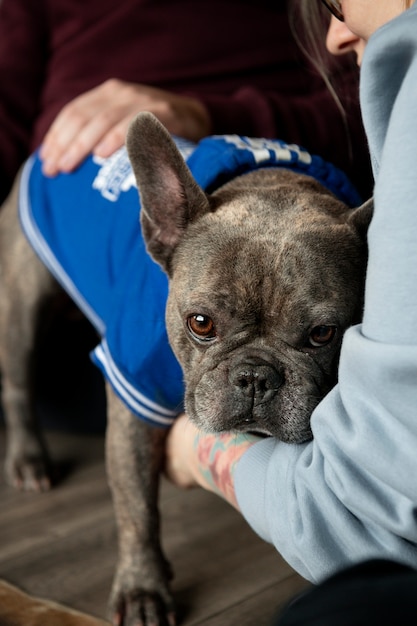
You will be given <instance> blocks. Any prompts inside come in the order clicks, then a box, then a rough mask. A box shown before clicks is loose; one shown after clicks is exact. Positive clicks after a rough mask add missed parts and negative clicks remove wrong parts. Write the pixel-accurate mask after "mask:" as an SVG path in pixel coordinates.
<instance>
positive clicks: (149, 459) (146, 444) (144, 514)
mask: <svg viewBox="0 0 417 626" xmlns="http://www.w3.org/2000/svg"><path fill="white" fill-rule="evenodd" d="M107 417H108V427H107V433H106V462H107V471H108V476H109V483H110V487H111V491H112V495H113V504H114V509H115V514H116V520H117V526H118V540H119V559H118V564H117V570H116V574H115V578H114V582H113V589H112V594H111V598H110V613H111V617H112V618H113V620H114V623H115V624H121V625H123V626H135V625H136V624H139V623H140V624H143V626H150V625H152V626H162V625H163V626H167V625H168V624H174V623H175V618H174V609H173V602H172V598H171V593H170V591H169V580H170V578H171V571H170V567H169V565H168V562H167V561H166V559H165V557H164V555H163V552H162V548H161V544H160V529H159V512H158V503H157V499H158V486H159V476H160V471H161V466H162V463H163V457H164V444H165V437H166V434H167V431H166V430H164V429H161V428H157V427H152V426H149V425H148V424H146V423H145V422H143V421H142V420H140V419H138V418H137V417H135V416H134V415H133V414H132V413H131V412H130V411H129V410H128V408H127V407H126V406H125V405H124V404H123V403H122V402H121V401H120V400H119V398H118V397H117V396H116V395H115V394H114V392H113V391H112V389H111V388H110V386H109V385H107Z"/></svg>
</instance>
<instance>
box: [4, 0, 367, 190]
mask: <svg viewBox="0 0 417 626" xmlns="http://www.w3.org/2000/svg"><path fill="white" fill-rule="evenodd" d="M108 78H119V79H121V80H125V81H130V82H134V83H139V84H144V85H153V86H155V87H159V88H161V89H165V90H168V91H173V92H176V93H183V94H188V95H192V96H194V97H196V98H198V99H200V100H201V101H202V102H203V103H205V104H206V106H207V108H208V110H209V112H210V115H211V118H212V131H213V132H214V133H240V134H246V135H251V136H266V137H278V138H282V139H285V140H286V141H289V142H294V143H300V144H302V145H303V146H304V147H305V148H307V149H308V150H310V151H312V152H316V153H318V154H321V155H322V156H323V157H325V158H327V159H331V160H332V161H333V162H335V163H336V164H338V165H339V166H341V167H343V168H344V169H345V170H347V171H348V172H349V173H352V163H353V162H354V163H355V168H354V169H355V175H354V180H355V182H356V183H360V185H362V182H361V181H360V180H359V179H360V178H361V177H362V173H361V168H362V166H360V167H358V166H357V164H358V163H364V161H365V160H366V159H367V156H366V155H367V148H366V143H365V139H364V134H363V131H362V128H361V122H360V116H359V113H358V109H355V110H352V113H351V115H350V118H349V132H350V134H351V142H352V144H353V145H354V146H355V151H356V154H357V155H358V159H355V161H352V158H351V155H349V152H348V150H347V146H348V140H347V134H346V128H345V125H344V122H343V120H342V117H341V115H340V114H339V112H338V110H337V107H336V105H335V103H334V101H333V100H332V97H331V95H330V94H329V93H328V92H327V91H326V90H325V88H324V87H323V84H322V83H321V81H320V80H318V78H317V75H315V74H314V73H313V72H311V71H310V69H308V68H306V67H305V64H304V61H303V58H302V56H301V54H300V52H299V50H298V48H297V46H296V44H295V42H294V39H293V37H292V35H291V31H290V28H289V25H288V17H287V10H286V1H285V0H198V11H197V10H196V6H195V0H152V1H151V2H150V1H149V0H117V2H115V1H114V0H88V2H83V3H80V2H79V0H0V184H1V185H2V188H3V191H4V190H5V189H6V188H7V187H8V186H9V185H10V184H11V181H12V177H13V176H14V175H15V173H16V171H17V169H18V167H19V165H20V164H21V162H22V160H23V159H24V158H25V157H26V156H27V154H28V153H29V151H31V150H33V149H34V148H36V147H37V146H38V145H39V144H40V142H41V141H42V138H43V136H44V134H45V132H46V131H47V129H48V128H49V126H50V124H51V123H52V121H53V119H54V118H55V116H56V115H57V114H58V112H59V111H60V110H61V109H62V107H63V106H64V105H65V104H66V103H67V102H68V101H70V100H72V99H73V98H75V97H76V96H77V95H79V94H81V93H83V92H85V91H87V90H89V89H92V88H93V87H95V86H97V85H99V84H100V83H102V82H104V81H105V80H106V79H108ZM354 78H355V80H352V81H349V83H348V84H349V97H350V98H351V99H353V100H357V84H356V82H355V81H356V78H357V77H356V76H355V77H354ZM359 156H360V159H359ZM361 159H362V160H361ZM365 169H366V168H365ZM358 171H359V172H360V175H359V176H358V175H357V172H358ZM364 171H365V170H364ZM368 171H370V170H368ZM365 178H366V177H365ZM368 182H369V178H368V179H367V180H366V183H368ZM362 187H363V185H362Z"/></svg>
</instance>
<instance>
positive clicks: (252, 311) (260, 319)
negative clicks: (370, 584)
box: [128, 115, 371, 442]
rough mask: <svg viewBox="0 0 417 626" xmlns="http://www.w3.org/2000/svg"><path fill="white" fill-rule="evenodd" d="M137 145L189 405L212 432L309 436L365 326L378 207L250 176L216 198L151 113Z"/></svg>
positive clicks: (310, 186) (145, 209)
mask: <svg viewBox="0 0 417 626" xmlns="http://www.w3.org/2000/svg"><path fill="white" fill-rule="evenodd" d="M128 150H129V155H130V158H131V161H132V165H133V169H134V171H135V174H136V177H137V181H138V187H139V190H140V194H141V199H142V226H143V232H144V236H145V239H146V241H147V245H148V250H149V252H150V253H151V254H152V256H153V257H154V258H155V260H156V261H158V262H159V263H160V264H161V265H162V267H163V268H164V269H165V270H166V271H167V273H168V275H169V278H170V294H169V299H168V305H167V315H166V319H167V328H168V334H169V338H170V342H171V345H172V348H173V350H174V352H175V354H176V356H177V358H178V360H179V362H180V364H181V366H182V368H183V372H184V379H185V384H186V395H185V406H186V411H187V413H188V414H189V416H190V417H191V419H192V420H193V421H194V422H195V423H196V424H197V425H198V426H199V427H200V428H202V429H205V430H212V431H217V432H221V431H240V432H246V431H251V432H254V431H256V432H261V433H265V434H268V435H274V436H276V437H278V438H280V439H281V440H283V441H287V442H300V441H304V440H306V439H308V438H309V437H310V436H311V431H310V416H311V413H312V410H313V409H314V407H315V406H316V405H317V403H318V402H319V401H320V400H321V398H323V396H324V395H325V394H326V393H327V392H328V391H329V390H330V389H331V388H332V386H333V385H334V384H335V382H336V377H337V365H338V357H339V351H340V345H341V340H342V336H343V333H344V331H345V330H346V328H347V327H349V326H350V325H352V324H353V323H356V322H358V321H359V320H360V317H361V311H362V294H363V283H364V271H365V265H366V244H365V233H366V226H367V223H368V221H369V218H370V213H371V210H370V207H369V206H364V207H361V208H360V209H356V210H355V211H352V210H349V209H348V208H347V207H346V206H345V205H344V204H342V203H340V202H339V201H338V200H336V199H335V198H334V196H332V195H331V194H330V193H329V192H328V191H327V190H325V189H323V187H322V186H321V185H319V184H318V183H316V182H315V181H313V180H312V179H311V178H309V177H306V176H303V175H299V174H295V173H293V172H290V171H287V170H283V169H269V170H268V169H265V170H257V171H256V172H252V173H250V174H245V175H243V176H240V177H239V178H237V179H235V180H233V181H231V182H229V183H228V184H226V185H224V186H223V187H221V188H220V189H219V190H218V191H217V192H215V193H214V194H212V195H209V196H208V195H206V194H205V193H204V192H203V191H202V190H201V189H200V188H199V187H198V186H197V185H196V183H195V182H194V180H193V179H192V177H191V175H190V173H189V171H188V169H187V168H186V166H185V164H184V162H183V160H182V158H181V156H180V155H179V154H178V153H177V150H176V147H175V145H174V144H173V142H172V140H171V138H170V137H169V135H168V134H167V133H166V132H165V131H164V129H163V128H162V127H161V126H160V125H159V123H157V122H156V120H155V119H154V118H152V117H150V116H148V115H145V116H139V118H137V120H136V122H135V123H134V124H133V126H132V127H131V130H130V133H129V137H128Z"/></svg>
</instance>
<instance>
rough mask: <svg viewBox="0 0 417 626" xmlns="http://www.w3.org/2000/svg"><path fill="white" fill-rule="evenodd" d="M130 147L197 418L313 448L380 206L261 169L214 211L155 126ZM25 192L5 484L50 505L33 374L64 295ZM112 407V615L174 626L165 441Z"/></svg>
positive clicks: (5, 379)
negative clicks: (164, 503) (357, 204)
mask: <svg viewBox="0 0 417 626" xmlns="http://www.w3.org/2000/svg"><path fill="white" fill-rule="evenodd" d="M127 146H128V152H129V157H130V160H131V162H132V166H133V169H134V172H135V175H136V179H137V182H138V187H139V190H140V195H141V201H142V217H141V219H142V227H143V232H144V237H145V240H146V242H147V246H148V250H149V252H150V254H151V255H152V256H153V258H154V259H155V260H156V261H157V262H158V263H160V264H161V266H162V267H163V268H164V270H165V271H166V272H167V273H168V276H169V279H170V296H169V301H168V305H167V327H168V332H169V337H170V341H171V344H172V346H173V349H174V351H175V353H176V355H177V357H178V360H179V362H180V363H181V365H182V367H183V371H184V377H185V383H186V409H187V411H188V413H189V414H190V416H191V418H192V419H193V420H195V422H196V423H197V424H198V425H199V426H201V427H202V428H205V429H208V430H213V431H224V430H235V431H260V432H262V433H264V434H269V435H274V436H277V437H279V438H281V439H283V440H285V441H289V442H298V441H303V440H305V439H307V438H309V437H310V436H311V432H310V426H309V418H310V415H311V411H312V410H313V408H314V407H315V405H316V404H317V403H318V402H319V400H320V399H321V398H322V397H323V396H324V395H325V394H326V393H327V392H328V390H329V389H330V388H331V387H332V386H333V385H334V383H335V381H336V368H337V361H338V355H339V349H340V343H341V338H342V334H343V332H344V330H345V329H346V328H347V327H348V326H350V325H351V324H352V323H355V322H357V321H358V320H359V319H360V316H361V309H362V293H363V281H364V268H365V264H366V243H365V240H366V229H367V225H368V222H369V219H370V212H371V211H370V206H369V205H367V206H364V207H362V208H359V209H356V210H348V209H347V207H346V206H345V205H344V204H342V203H341V202H339V201H338V200H337V199H336V198H335V197H334V196H333V195H332V194H331V193H330V192H328V191H327V190H325V189H324V188H323V187H322V186H321V185H319V184H318V183H316V182H315V181H313V180H312V179H311V178H309V177H305V176H303V175H300V174H295V173H293V172H290V171H289V170H285V169H269V170H268V169H263V170H257V171H256V172H253V173H250V174H246V175H244V176H241V177H239V178H236V179H235V180H233V181H231V182H229V183H228V184H226V185H225V186H223V187H222V188H220V189H219V190H218V191H216V192H215V193H214V194H212V195H211V196H208V195H206V194H205V193H204V192H203V191H202V190H201V189H200V188H199V186H198V185H197V184H196V183H195V181H194V179H193V178H192V176H191V174H190V172H189V170H188V168H187V167H186V165H185V163H184V161H183V159H182V157H181V156H180V154H179V152H178V150H177V148H176V146H175V144H174V143H173V141H172V139H171V137H170V136H169V134H168V133H167V132H166V131H165V129H164V128H163V127H162V125H161V124H160V123H159V122H157V120H156V118H154V117H153V116H152V115H150V114H146V113H144V114H140V115H139V116H138V117H137V118H136V120H135V121H134V122H133V123H132V125H131V128H130V130H129V134H128V140H127ZM17 184H18V183H16V185H15V187H14V189H13V191H12V193H11V195H10V197H9V199H8V200H7V201H6V203H5V206H3V208H2V210H1V213H0V364H1V368H2V400H3V406H4V410H5V415H6V422H7V435H8V444H7V455H6V474H7V478H8V480H9V481H10V482H11V483H12V484H14V485H16V486H18V487H20V488H23V489H39V490H44V489H47V488H49V486H50V463H49V459H48V455H47V451H46V447H45V444H44V441H43V439H42V437H41V433H40V432H39V429H38V426H37V422H36V416H35V415H34V412H33V408H32V388H31V379H32V378H31V373H30V372H31V368H32V364H33V357H34V355H33V347H34V345H35V340H36V335H37V332H38V329H39V325H40V324H39V322H40V321H41V320H42V317H43V315H44V311H45V308H46V306H45V303H47V302H49V301H50V299H51V298H52V297H54V296H55V295H56V294H58V293H59V292H60V287H58V285H57V284H56V282H55V281H54V279H53V278H52V277H51V276H50V274H49V273H48V271H47V270H46V269H45V267H44V266H43V265H42V264H41V262H40V261H39V260H38V258H37V257H36V255H35V254H34V252H33V251H32V249H31V247H30V246H29V244H28V243H27V241H26V239H25V237H24V235H23V234H22V232H21V229H20V225H19V221H18V216H17V209H16V202H17ZM143 305H145V306H146V303H138V306H143ZM333 335H334V336H333ZM107 401H108V405H107V412H108V416H107V419H108V426H107V432H106V462H107V470H108V477H109V482H110V486H111V490H112V495H113V501H114V507H115V514H116V519H117V525H118V537H119V560H118V564H117V569H116V574H115V578H114V584H113V589H112V593H111V598H110V612H111V615H112V616H113V617H114V619H115V622H116V623H121V624H123V625H124V626H132V625H133V624H137V623H138V622H139V621H140V619H142V620H143V623H144V624H159V625H163V624H167V623H173V621H174V608H173V602H172V597H171V593H170V590H169V579H170V569H169V565H168V563H167V562H166V560H165V558H164V555H163V552H162V549H161V545H160V538H159V516H158V508H157V494H158V481H159V474H160V471H161V467H162V464H163V449H164V439H165V436H166V432H165V431H164V430H162V429H158V428H152V427H150V426H148V425H146V424H145V422H142V421H141V420H139V419H137V418H136V417H135V416H133V415H132V414H131V413H130V412H129V411H128V409H127V408H126V407H125V406H124V404H122V403H121V401H120V400H119V399H118V398H117V397H116V395H115V394H114V393H113V391H112V390H111V388H110V387H109V385H107ZM141 623H142V622H141Z"/></svg>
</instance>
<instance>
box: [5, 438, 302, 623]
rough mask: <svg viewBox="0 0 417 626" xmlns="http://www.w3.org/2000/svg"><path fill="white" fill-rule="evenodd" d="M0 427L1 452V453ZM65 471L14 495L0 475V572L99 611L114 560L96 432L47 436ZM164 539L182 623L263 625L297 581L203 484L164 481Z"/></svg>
mask: <svg viewBox="0 0 417 626" xmlns="http://www.w3.org/2000/svg"><path fill="white" fill-rule="evenodd" d="M4 439H5V438H4V430H3V429H2V428H0V454H1V457H2V458H3V456H4ZM48 440H49V443H50V447H51V450H52V451H53V455H54V458H55V459H56V460H58V461H62V462H63V463H64V465H65V466H66V467H67V468H68V474H67V476H66V478H65V480H63V481H62V483H61V484H60V485H59V486H57V487H56V488H55V489H54V490H53V491H51V492H50V493H47V494H22V493H17V492H15V491H14V490H13V489H11V488H9V487H8V486H6V485H5V483H4V479H3V476H1V479H0V501H1V511H0V578H4V579H6V580H8V581H9V582H12V583H14V584H16V585H18V586H19V587H21V588H23V589H24V590H26V591H28V592H29V593H31V594H35V595H38V596H42V597H47V598H50V599H53V600H56V601H59V602H63V603H65V604H67V605H69V606H71V607H73V608H76V609H79V610H82V611H85V612H88V613H92V614H94V615H96V616H99V617H106V616H107V615H106V602H107V596H108V593H109V589H110V584H111V580H112V574H113V567H114V562H115V557H116V535H115V525H114V520H113V512H112V505H111V500H110V494H109V490H108V487H107V484H106V477H105V471H104V461H103V436H102V435H88V434H80V435H74V434H67V433H58V432H52V431H51V432H48ZM161 510H162V516H163V543H164V546H165V549H166V552H167V555H168V558H169V559H170V560H171V562H172V564H173V566H174V569H175V574H176V575H175V579H174V583H173V589H174V594H175V598H176V602H177V605H178V612H179V616H180V617H181V620H180V623H181V624H182V625H183V626H192V625H197V624H200V625H205V626H231V625H235V624H236V625H238V626H246V625H247V626H249V625H253V626H263V625H267V624H270V623H271V618H272V616H273V615H274V614H275V613H276V611H277V609H278V608H279V607H280V606H282V604H283V603H285V602H286V600H287V599H288V598H290V597H291V596H293V595H294V594H296V593H297V592H298V591H299V590H300V589H302V588H303V587H304V586H305V582H304V581H303V580H302V579H301V578H299V577H298V576H297V575H296V574H294V573H293V571H292V570H291V568H290V567H289V566H288V565H287V564H286V563H285V562H284V561H283V560H282V559H281V558H280V557H279V555H278V554H277V553H276V552H275V550H274V549H273V548H272V547H271V546H269V545H267V544H265V543H264V542H263V541H261V540H260V539H259V538H258V537H257V536H255V534H254V533H253V532H252V530H251V529H250V528H249V527H248V526H247V525H246V523H245V522H244V521H243V519H242V518H241V517H240V515H239V514H238V513H237V512H236V511H234V510H233V509H232V508H231V507H230V506H229V505H227V504H226V503H225V502H223V501H222V500H221V499H220V498H217V497H216V496H213V495H211V494H208V493H206V492H203V491H202V490H193V491H187V492H184V491H181V490H179V489H176V488H175V487H173V486H172V485H170V484H168V483H167V482H164V484H163V487H162V494H161Z"/></svg>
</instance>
